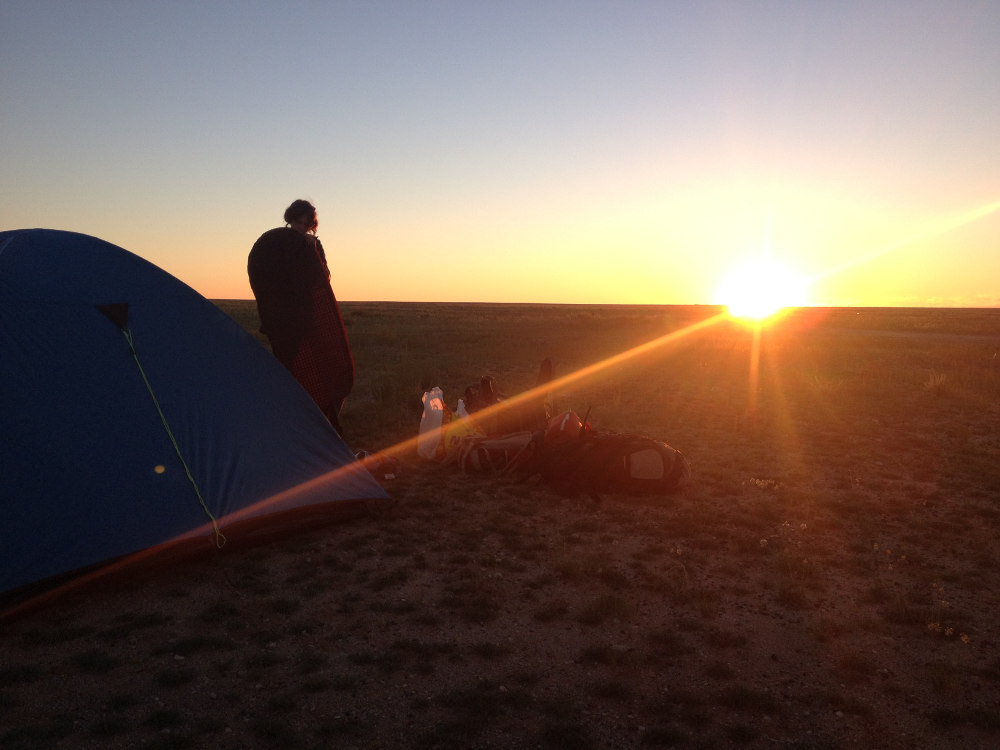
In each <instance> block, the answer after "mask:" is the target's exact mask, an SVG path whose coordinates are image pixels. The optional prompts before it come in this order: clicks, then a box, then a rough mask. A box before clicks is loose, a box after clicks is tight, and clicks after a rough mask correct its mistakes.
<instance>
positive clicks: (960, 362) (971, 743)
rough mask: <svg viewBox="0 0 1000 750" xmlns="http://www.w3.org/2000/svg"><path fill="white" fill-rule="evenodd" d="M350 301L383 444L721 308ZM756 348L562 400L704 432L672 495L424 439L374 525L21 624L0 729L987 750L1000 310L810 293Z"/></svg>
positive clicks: (233, 551) (180, 572) (464, 742)
mask: <svg viewBox="0 0 1000 750" xmlns="http://www.w3.org/2000/svg"><path fill="white" fill-rule="evenodd" d="M219 304H220V306H222V307H223V309H225V310H226V311H227V312H228V313H229V314H230V315H232V316H233V317H234V318H235V319H237V320H238V321H239V322H241V323H242V324H244V325H245V326H246V327H247V328H249V329H251V330H253V329H254V328H255V319H254V318H255V316H254V310H253V306H252V304H250V303H245V302H226V303H219ZM344 308H345V313H346V317H347V322H348V330H349V332H350V335H351V338H352V343H353V345H354V348H355V351H356V356H357V363H358V374H359V379H358V384H357V388H356V390H355V393H354V394H353V395H352V397H351V399H350V400H349V402H348V406H347V409H346V410H345V414H344V423H345V427H346V433H347V436H348V442H349V443H350V444H351V445H352V447H355V448H367V449H370V450H371V449H384V448H387V447H389V446H390V445H392V444H394V443H395V442H397V441H399V440H403V439H406V438H411V437H413V435H414V434H415V432H416V426H417V423H418V422H419V418H420V395H421V394H422V393H423V391H424V390H425V389H427V388H428V387H429V386H431V385H440V386H442V387H443V388H444V391H445V394H446V396H447V397H448V399H449V401H451V402H452V403H454V401H455V399H457V397H458V395H459V393H460V391H461V390H462V389H464V387H465V386H466V385H468V384H469V383H472V382H475V381H476V380H477V379H478V378H479V376H480V375H483V374H487V373H488V374H491V375H493V376H495V377H496V378H497V381H498V382H499V383H500V384H501V385H502V386H503V387H504V388H505V389H506V390H508V391H509V392H518V391H520V390H522V389H524V388H527V387H528V386H529V385H530V384H531V383H532V382H533V380H534V377H535V373H536V371H537V367H538V364H539V362H540V361H541V359H542V358H544V357H551V358H552V359H553V360H554V362H555V364H556V369H557V373H558V374H566V373H569V372H572V371H574V370H576V369H578V368H580V367H583V366H585V365H588V364H590V363H592V362H595V361H598V360H601V359H603V358H605V357H608V356H611V355H614V354H616V353H618V352H620V351H622V349H623V348H626V347H629V346H634V345H637V344H640V343H643V342H645V341H648V340H651V339H655V338H657V337H659V336H663V335H664V334H667V333H670V332H671V331H676V330H681V329H683V328H684V327H685V326H687V325H689V324H691V323H693V322H696V321H698V320H700V319H704V318H706V317H708V316H710V315H712V314H714V312H715V311H714V310H711V309H707V308H675V307H665V308H648V307H588V306H583V307H574V306H503V305H478V306H466V305H421V304H378V303H366V304H362V303H354V304H346V305H344ZM759 343H760V349H759V352H760V356H759V370H758V372H757V373H756V377H752V373H751V367H750V362H751V360H752V357H751V355H752V352H753V349H754V346H753V337H752V335H751V334H750V333H749V332H748V331H747V330H745V329H743V328H741V327H738V326H735V325H732V324H730V323H726V322H723V323H720V324H718V325H715V326H713V327H710V328H707V329H705V330H703V331H700V332H698V333H696V334H693V335H691V336H687V337H683V338H680V339H679V340H676V341H674V342H673V343H669V344H667V345H665V346H663V347H661V348H659V349H657V350H655V351H652V352H649V353H646V354H644V355H643V356H641V357H637V358H635V359H632V360H629V361H626V362H621V363H619V364H616V365H615V366H613V367H610V368H608V369H606V370H604V371H602V372H601V373H600V374H599V375H597V376H595V377H592V378H589V379H586V380H581V381H577V382H574V383H572V384H570V385H568V386H567V387H565V388H561V389H560V390H559V392H558V393H557V394H556V401H557V406H558V407H560V408H572V409H575V410H577V411H579V412H581V413H582V412H585V411H586V410H587V409H592V411H591V421H592V422H593V423H594V424H595V426H596V427H598V428H606V429H614V430H622V431H636V432H644V433H647V434H650V435H653V436H655V437H659V438H661V439H664V440H666V441H667V442H669V443H671V444H672V445H674V446H675V447H677V448H679V449H681V450H682V451H684V452H685V453H686V454H687V455H688V457H689V458H690V460H691V463H692V466H693V468H694V476H693V478H692V481H691V483H690V484H689V485H688V486H687V487H686V488H685V489H684V490H683V491H682V492H681V493H679V494H677V495H675V496H672V497H668V498H652V499H650V498H645V499H635V498H626V497H614V496H609V497H605V498H604V500H603V502H600V503H595V502H594V501H592V500H590V499H588V498H563V497H559V496H556V495H554V494H552V493H550V492H549V491H547V490H546V488H545V487H544V486H540V485H538V484H536V483H533V482H526V483H512V482H506V481H500V480H496V479H490V478H479V477H468V476H464V475H461V474H459V473H456V472H455V471H452V470H448V469H445V468H442V467H438V466H435V465H427V464H424V463H422V462H420V461H418V460H417V459H416V458H415V457H414V456H413V454H412V453H409V454H407V455H404V456H403V463H402V470H401V472H400V474H399V476H398V477H397V478H396V479H395V480H393V481H391V482H387V485H386V486H387V488H388V490H389V492H390V494H391V495H392V498H393V503H392V504H391V505H389V506H384V507H381V508H379V509H373V511H372V513H371V514H369V515H366V516H363V517H361V518H356V519H354V520H352V521H348V522H345V523H338V524H332V525H329V526H326V527H315V526H312V527H310V528H308V529H302V530H301V532H299V533H296V534H294V535H291V536H287V537H284V538H281V539H278V540H272V541H270V542H267V543H265V544H260V545H256V546H253V547H246V546H244V547H242V548H241V547H240V546H239V545H237V544H234V545H232V546H229V545H227V547H226V549H225V550H224V551H223V552H222V553H212V554H206V555H205V556H203V557H201V558H198V559H195V560H190V561H187V562H183V563H180V564H178V565H176V566H174V567H172V568H170V569H166V570H163V569H160V570H145V571H140V572H137V573H136V574H135V575H134V576H131V577H129V578H128V579H127V580H126V579H116V580H113V581H106V582H104V583H101V584H98V585H95V586H91V587H89V588H87V589H86V590H82V591H79V592H76V593H72V594H69V595H67V596H65V597H63V598H61V599H59V600H58V601H56V602H54V603H52V604H50V605H49V606H47V607H45V608H43V609H39V610H37V611H34V612H31V613H29V614H27V615H25V616H23V617H20V618H18V619H16V620H13V621H9V622H4V623H3V624H2V635H0V639H2V640H0V644H2V656H0V745H2V746H3V747H5V748H36V747H58V746H62V747H74V748H106V747H135V746H140V745H141V746H143V747H149V748H195V747H197V748H200V747H217V748H246V747H281V748H322V747H384V748H395V747H411V748H450V747H469V748H475V747H483V748H487V747H492V748H516V747H532V748H538V747H541V748H574V749H579V748H591V747H593V748H598V747H614V748H617V747H635V748H640V747H642V748H645V747H705V748H709V747H775V746H791V747H801V748H839V747H855V746H857V747H880V748H908V747H917V746H936V747H961V748H989V747H996V746H997V745H1000V721H998V719H997V716H998V715H1000V656H998V654H1000V622H998V619H997V616H996V613H997V611H998V609H1000V602H998V600H997V594H996V591H997V590H998V585H997V584H998V581H997V575H998V574H997V570H998V566H997V562H998V560H997V557H998V554H997V547H996V542H995V540H996V539H997V536H998V531H1000V528H998V527H1000V500H998V498H1000V430H998V428H997V425H998V424H1000V363H998V361H997V358H996V356H995V354H996V351H997V347H998V343H1000V311H998V310H948V311H933V310H832V311H812V310H810V311H801V312H799V313H798V314H796V315H794V316H791V317H789V318H787V319H786V320H784V321H782V322H780V323H779V324H778V325H776V326H774V327H772V328H769V329H766V330H765V331H763V333H762V335H761V338H760V342H759ZM751 383H755V384H756V385H755V387H751Z"/></svg>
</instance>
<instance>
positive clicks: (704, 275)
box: [0, 0, 1000, 305]
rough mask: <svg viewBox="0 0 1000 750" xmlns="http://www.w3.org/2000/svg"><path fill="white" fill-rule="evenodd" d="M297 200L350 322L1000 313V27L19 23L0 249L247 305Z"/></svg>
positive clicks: (15, 7)
mask: <svg viewBox="0 0 1000 750" xmlns="http://www.w3.org/2000/svg"><path fill="white" fill-rule="evenodd" d="M299 197H304V198H308V199H311V200H312V201H313V202H314V203H316V205H317V207H318V209H319V217H320V231H319V234H320V237H321V238H322V239H323V242H324V245H325V246H326V248H327V251H328V254H329V255H330V258H331V266H332V268H333V274H334V289H335V290H336V291H337V293H338V296H339V297H341V298H342V299H365V300H376V299H392V300H484V301H485V300H500V301H511V302H522V301H543V302H544V301H558V302H649V303H657V302H659V303H699V302H714V301H717V300H715V299H713V295H714V294H715V290H716V288H717V286H718V284H719V281H720V280H721V279H722V277H723V276H725V275H726V273H727V272H728V271H729V270H730V269H731V268H732V267H733V266H734V265H736V264H737V263H739V262H740V261H741V260H743V259H745V258H746V257H747V256H753V255H755V254H759V253H760V252H761V251H762V248H766V251H767V252H768V253H769V254H770V255H771V257H772V258H774V259H775V260H777V261H778V262H781V263H783V264H786V265H789V266H791V267H792V268H794V269H795V270H796V271H798V272H800V273H802V274H806V275H808V276H810V277H813V278H814V279H815V283H814V285H813V288H812V291H811V298H812V301H814V302H816V303H818V304H879V305H880V304H908V305H909V304H916V305H924V304H956V305H997V304H1000V212H998V211H997V210H996V209H997V208H1000V203H998V201H1000V2H996V0H989V1H984V2H975V1H971V0H969V1H966V0H942V1H941V2H921V1H920V0H914V1H913V2H883V1H881V0H880V1H879V2H874V1H872V0H866V1H865V2H852V1H850V0H847V1H843V2H820V1H816V2H812V1H810V0H798V1H789V2H755V1H753V0H736V1H734V2H669V1H668V0H659V1H657V2H627V1H622V0H619V1H617V2H587V1H586V0H581V1H579V2H555V1H550V2H546V1H545V0H535V1H533V2H518V1H517V0H514V1H509V0H504V1H503V2H500V1H497V2H478V1H476V0H455V1H454V2H433V1H429V2H378V1H377V0H374V1H367V2H360V1H359V2H294V1H292V2H249V1H248V2H235V1H234V2H213V1H211V0H207V1H202V2H183V1H181V2H151V1H135V2H100V1H98V0H88V1H84V0H75V1H72V2H69V1H65V0H64V1H59V2H54V1H51V0H0V229H13V228H23V227H37V226H44V227H50V228H57V229H68V230H73V231H80V232H85V233H87V234H93V235H96V236H99V237H102V238H104V239H107V240H109V241H111V242H114V243H116V244H119V245H121V246H123V247H125V248H126V249H128V250H131V251H132V252H135V253H137V254H139V255H141V256H143V257H145V258H147V259H149V260H150V261H152V262H154V263H156V264H157V265H159V266H161V267H162V268H164V269H166V270H167V271H169V272H170V273H172V274H174V275H176V276H178V277H179V278H180V279H182V280H183V281H185V282H187V283H188V284H190V285H191V286H193V287H195V288H196V289H197V290H198V291H200V292H202V293H203V294H205V295H206V296H208V297H211V298H222V297H235V298H250V296H251V295H250V290H249V285H248V284H247V281H246V273H245V263H246V254H247V252H248V250H249V248H250V245H251V244H252V243H253V241H254V240H255V239H256V237H257V236H258V235H260V234H261V233H262V232H263V231H265V230H266V229H268V228H271V227H273V226H278V225H280V224H281V213H282V211H283V209H284V207H285V206H286V205H287V204H288V203H290V202H291V201H292V200H293V199H295V198H299ZM977 209H980V214H978V215H977V218H975V220H972V221H968V222H965V221H964V220H963V219H962V218H961V217H963V216H965V215H966V214H967V212H971V211H976V210H977ZM831 272H834V273H832V274H831ZM828 274H829V275H828Z"/></svg>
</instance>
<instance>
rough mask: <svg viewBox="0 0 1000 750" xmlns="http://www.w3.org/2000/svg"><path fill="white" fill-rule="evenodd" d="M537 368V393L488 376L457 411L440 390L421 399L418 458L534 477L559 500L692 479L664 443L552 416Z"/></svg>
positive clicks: (545, 369)
mask: <svg viewBox="0 0 1000 750" xmlns="http://www.w3.org/2000/svg"><path fill="white" fill-rule="evenodd" d="M551 380H552V365H551V362H550V361H549V360H545V361H544V362H542V366H541V368H540V371H539V375H538V381H537V384H536V387H535V388H533V389H532V390H531V391H528V392H526V393H523V394H520V395H518V396H514V397H508V396H506V395H505V394H503V393H501V392H500V391H499V390H498V389H497V386H496V381H495V380H494V379H493V378H492V377H491V376H488V375H487V376H483V377H482V378H481V379H480V381H479V383H476V384H474V385H470V386H469V387H468V388H466V389H465V393H464V394H463V396H462V397H461V398H459V399H458V403H457V406H456V408H454V409H451V408H450V407H449V406H448V405H447V404H446V403H445V398H444V393H443V392H442V390H441V388H438V387H435V388H432V389H431V390H429V391H427V392H426V393H424V395H423V407H424V408H423V415H422V416H421V419H420V433H419V435H418V437H417V453H418V454H419V455H420V456H421V457H422V458H424V459H427V460H429V461H436V462H438V463H440V464H442V465H453V466H458V467H459V468H460V469H461V470H462V471H463V472H466V473H470V474H490V475H500V476H509V477H515V478H520V479H526V478H529V477H534V476H538V477H540V478H541V480H542V481H544V482H545V483H546V484H547V485H548V486H550V487H551V488H552V489H553V490H554V491H556V492H558V493H559V494H562V495H567V496H575V495H579V494H586V495H590V496H591V497H594V498H595V499H600V494H601V493H619V494H630V495H665V494H669V493H671V492H674V491H675V490H677V489H678V488H679V487H680V486H681V485H682V484H683V483H684V481H685V480H686V479H688V478H689V477H690V474H691V470H690V466H689V464H688V462H687V459H686V458H685V457H684V455H683V454H682V453H681V452H680V451H678V450H676V449H675V448H672V447H670V446H669V445H667V444H666V443H665V442H663V441H661V440H656V439H654V438H651V437H646V436H644V435H637V434H623V433H618V432H610V431H602V430H595V429H594V428H593V427H592V425H591V424H590V423H589V422H588V421H587V417H588V416H589V411H588V412H587V414H585V415H584V417H583V418H581V417H580V416H578V415H577V413H576V412H575V411H564V412H561V413H555V414H554V413H553V411H554V410H553V409H552V406H551V401H550V400H549V394H548V393H546V385H547V384H548V383H549V382H550V381H551Z"/></svg>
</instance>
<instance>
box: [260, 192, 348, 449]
mask: <svg viewBox="0 0 1000 750" xmlns="http://www.w3.org/2000/svg"><path fill="white" fill-rule="evenodd" d="M318 226H319V222H318V221H317V220H316V208H315V207H314V206H313V205H312V204H311V203H310V202H309V201H305V200H297V201H295V202H294V203H292V205H290V206H289V207H288V208H287V209H286V210H285V226H284V227H279V228H277V229H271V230H268V231H267V232H264V234H262V235H261V236H260V238H259V239H258V240H257V241H256V242H255V243H254V245H253V248H252V249H251V250H250V256H249V258H248V259H247V273H248V275H249V276H250V287H251V288H252V289H253V293H254V297H256V298H257V311H258V313H259V314H260V320H261V328H260V330H261V333H263V334H264V335H266V336H267V338H268V341H270V342H271V350H272V351H273V352H274V356H276V357H277V358H278V360H279V361H280V362H281V363H282V364H283V365H284V366H285V367H287V368H288V369H289V370H290V371H291V373H292V375H294V376H295V378H296V380H298V381H299V383H300V384H301V385H302V387H303V388H305V390H306V392H307V393H308V394H309V395H310V396H312V398H313V400H314V401H315V402H316V403H317V404H318V405H319V407H320V409H322V410H323V413H324V414H325V415H326V418H327V419H329V420H330V423H331V424H332V425H333V426H334V428H335V429H336V430H337V432H338V433H341V434H343V431H342V430H341V427H340V409H341V407H342V406H343V405H344V400H345V399H346V398H347V394H348V393H350V392H351V388H352V387H353V385H354V358H353V357H352V356H351V345H350V343H349V342H348V340H347V330H346V329H345V328H344V319H343V318H342V317H341V315H340V307H339V306H338V304H337V298H336V297H335V296H334V294H333V289H332V288H331V287H330V269H329V268H328V267H327V264H326V254H325V253H324V252H323V245H322V243H321V242H320V241H319V238H318V237H317V236H316V228H317V227H318Z"/></svg>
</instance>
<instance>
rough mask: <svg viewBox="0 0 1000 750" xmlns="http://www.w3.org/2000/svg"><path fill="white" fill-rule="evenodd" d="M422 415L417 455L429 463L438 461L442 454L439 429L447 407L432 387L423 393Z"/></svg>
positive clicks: (442, 424)
mask: <svg viewBox="0 0 1000 750" xmlns="http://www.w3.org/2000/svg"><path fill="white" fill-rule="evenodd" d="M421 400H422V401H423V402H424V413H423V414H422V415H421V417H420V434H419V435H417V453H418V454H419V455H420V457H421V458H426V459H428V460H430V461H434V460H440V458H441V454H443V453H444V445H443V444H442V442H441V428H442V427H443V426H444V423H445V413H446V412H447V410H448V407H447V406H445V404H444V393H443V392H442V391H441V389H440V388H438V387H436V386H435V387H434V388H431V389H430V390H429V391H427V392H426V393H424V395H423V398H422V399H421Z"/></svg>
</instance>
